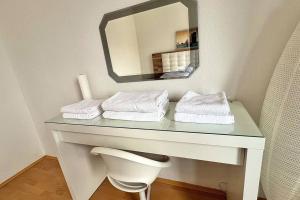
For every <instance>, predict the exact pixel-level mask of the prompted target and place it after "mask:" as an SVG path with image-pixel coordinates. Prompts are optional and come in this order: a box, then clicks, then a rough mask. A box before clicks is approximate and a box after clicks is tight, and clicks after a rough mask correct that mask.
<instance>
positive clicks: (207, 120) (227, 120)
mask: <svg viewBox="0 0 300 200" xmlns="http://www.w3.org/2000/svg"><path fill="white" fill-rule="evenodd" d="M174 119H175V121H178V122H192V123H202V124H233V123H234V116H233V115H232V114H229V115H223V116H217V115H196V114H187V113H175V116H174Z"/></svg>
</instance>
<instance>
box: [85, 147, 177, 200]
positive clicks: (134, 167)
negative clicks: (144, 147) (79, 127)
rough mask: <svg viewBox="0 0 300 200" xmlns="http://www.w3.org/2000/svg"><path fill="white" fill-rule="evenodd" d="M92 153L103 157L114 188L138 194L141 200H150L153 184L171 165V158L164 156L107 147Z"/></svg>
mask: <svg viewBox="0 0 300 200" xmlns="http://www.w3.org/2000/svg"><path fill="white" fill-rule="evenodd" d="M91 153H92V154H94V155H101V157H102V158H103V160H104V163H105V165H106V167H107V177H108V180H109V181H110V183H111V184H112V185H113V186H114V187H116V188H117V189H119V190H122V191H125V192H138V193H139V195H140V199H141V200H150V185H151V183H153V181H154V180H155V179H156V177H157V176H158V174H159V172H160V170H161V169H162V168H165V167H169V166H170V165H171V162H170V159H169V157H167V156H163V155H156V154H148V153H142V152H133V151H124V150H118V149H111V148H105V147H95V148H93V149H92V151H91ZM147 189H148V190H147ZM146 190H147V195H146V192H145V191H146ZM146 196H147V197H146Z"/></svg>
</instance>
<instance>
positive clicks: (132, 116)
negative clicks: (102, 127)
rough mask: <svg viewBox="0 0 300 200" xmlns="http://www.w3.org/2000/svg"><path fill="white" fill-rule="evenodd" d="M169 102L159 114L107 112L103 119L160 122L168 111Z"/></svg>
mask: <svg viewBox="0 0 300 200" xmlns="http://www.w3.org/2000/svg"><path fill="white" fill-rule="evenodd" d="M168 106H169V102H166V103H165V105H164V109H162V110H161V111H158V112H152V113H141V112H115V111H105V112H104V113H103V117H104V118H107V119H119V120H129V121H160V120H162V119H163V117H164V116H165V114H166V112H167V110H168Z"/></svg>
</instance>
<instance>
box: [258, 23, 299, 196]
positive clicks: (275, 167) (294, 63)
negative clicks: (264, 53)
mask: <svg viewBox="0 0 300 200" xmlns="http://www.w3.org/2000/svg"><path fill="white" fill-rule="evenodd" d="M260 129H261V131H262V133H263V134H264V136H265V137H266V146H265V152H264V159H263V167H262V177H261V182H262V186H263V190H264V192H265V194H266V197H267V199H268V200H283V199H284V200H299V199H300V23H299V24H298V26H297V28H296V30H295V31H294V33H293V34H292V36H291V38H290V40H289V41H288V43H287V45H286V47H285V49H284V51H283V53H282V55H281V57H280V59H279V61H278V64H277V66H276V68H275V71H274V74H273V77H272V79H271V81H270V84H269V88H268V90H267V93H266V97H265V101H264V104H263V108H262V113H261V118H260Z"/></svg>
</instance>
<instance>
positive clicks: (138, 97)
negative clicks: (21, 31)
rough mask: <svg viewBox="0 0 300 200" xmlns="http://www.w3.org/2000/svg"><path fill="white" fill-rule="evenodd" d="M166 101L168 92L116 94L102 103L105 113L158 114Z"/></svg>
mask: <svg viewBox="0 0 300 200" xmlns="http://www.w3.org/2000/svg"><path fill="white" fill-rule="evenodd" d="M167 99H168V92H167V91H166V90H163V91H144V92H118V93H116V94H115V95H113V96H112V97H111V98H109V99H107V100H106V101H104V102H103V104H102V108H103V110H105V111H116V112H144V113H147V112H149V113H151V112H158V111H161V110H162V109H163V103H164V102H165V101H166V100H167Z"/></svg>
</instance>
